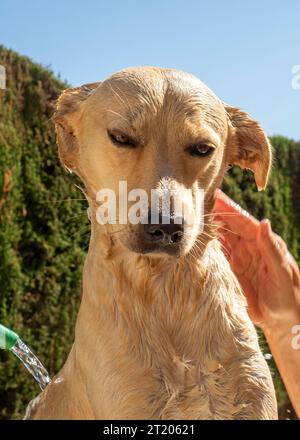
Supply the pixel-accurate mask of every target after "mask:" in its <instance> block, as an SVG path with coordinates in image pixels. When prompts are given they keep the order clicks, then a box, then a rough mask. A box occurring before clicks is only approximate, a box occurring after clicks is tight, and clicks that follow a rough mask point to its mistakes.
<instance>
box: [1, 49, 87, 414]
mask: <svg viewBox="0 0 300 440" xmlns="http://www.w3.org/2000/svg"><path fill="white" fill-rule="evenodd" d="M0 65H4V66H5V67H6V72H7V90H5V91H2V90H0V225H1V227H0V322H1V323H3V324H4V325H6V326H8V327H11V328H13V329H14V330H15V331H16V332H17V333H19V334H20V335H21V337H22V339H23V340H24V341H26V342H27V343H28V344H29V345H30V346H31V347H32V348H33V351H34V352H36V353H37V354H38V356H39V357H40V359H41V360H42V362H43V363H44V365H45V366H46V368H47V369H48V370H49V371H50V373H51V375H53V373H54V372H56V371H57V370H58V369H59V368H60V367H61V365H62V363H63V361H64V359H65V357H66V354H67V352H68V350H69V349H70V346H71V343H72V340H73V331H74V320H75V317H76V314H77V309H78V305H79V299H80V284H81V271H82V263H83V260H84V254H85V252H84V251H85V250H86V248H87V245H88V230H89V227H88V221H87V216H86V207H87V204H86V202H85V201H84V200H83V195H82V193H81V192H80V191H79V190H78V189H77V188H76V187H75V183H78V182H76V181H75V179H74V177H73V176H68V175H66V172H65V171H64V170H63V168H62V166H61V164H60V163H59V161H58V158H57V147H56V143H55V136H54V130H53V124H52V123H51V121H50V118H51V114H52V112H53V108H52V105H53V104H52V103H53V100H54V99H55V98H56V97H57V96H58V94H59V92H60V90H62V89H63V88H65V87H66V84H63V83H61V82H59V81H58V80H57V79H56V78H55V77H54V76H53V74H52V73H51V72H50V71H48V70H46V69H44V68H42V67H41V66H39V65H36V64H34V63H32V62H31V61H30V60H28V59H27V58H25V57H21V56H19V55H18V54H15V53H14V52H12V51H8V50H6V49H5V48H3V47H1V46H0ZM78 199H79V200H78ZM38 392H39V389H38V386H37V385H36V384H35V383H34V381H33V380H32V378H31V377H30V376H29V375H28V373H27V372H26V370H25V369H24V368H23V366H22V365H21V364H20V362H19V361H17V360H16V359H15V357H14V356H12V355H11V354H10V353H4V352H1V353H0V418H15V417H21V416H22V414H24V408H25V406H26V403H27V402H28V400H29V399H31V398H32V397H33V396H35V395H36V394H37V393H38Z"/></svg>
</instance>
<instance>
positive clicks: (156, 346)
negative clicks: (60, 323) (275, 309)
mask: <svg viewBox="0 0 300 440" xmlns="http://www.w3.org/2000/svg"><path fill="white" fill-rule="evenodd" d="M54 121H55V124H56V130H57V136H58V143H59V153H60V157H61V160H62V162H63V164H64V165H65V166H66V167H68V168H69V169H71V170H73V171H74V172H76V173H77V174H78V175H79V176H80V178H81V179H82V181H83V183H84V185H85V191H86V195H87V198H88V201H89V204H90V217H91V239H90V246H89V251H88V255H87V258H86V262H85V266H84V272H83V295H82V301H81V306H80V310H79V314H78V318H77V323H76V331H75V341H74V345H73V347H72V350H71V352H70V354H69V357H68V359H67V361H66V363H65V365H64V367H63V368H62V370H61V371H60V372H59V373H58V375H57V376H56V377H55V378H54V379H53V381H52V383H51V384H50V385H49V386H48V387H47V389H46V390H45V391H44V392H43V393H42V394H41V395H40V397H39V398H38V399H37V401H36V402H35V404H33V405H31V409H30V411H28V417H29V418H35V419H45V418H47V419H66V418H68V419H69V418H70V419H79V418H88V419H94V418H96V419H151V418H152V419H153V418H155V419H160V418H161V419H273V418H276V417H277V407H276V400H275V395H274V388H273V384H272V379H271V376H270V372H269V369H268V366H267V365H266V362H265V360H264V358H263V356H262V354H261V351H260V349H259V346H258V342H257V335H256V332H255V329H254V327H253V325H252V323H251V322H250V319H249V317H248V314H247V311H246V303H245V300H244V297H243V294H242V292H241V289H240V287H239V284H238V282H237V280H236V278H235V276H234V274H233V273H232V271H231V269H230V266H229V264H228V262H227V260H226V259H225V257H224V255H223V253H222V251H221V249H220V245H219V243H218V241H217V240H216V239H215V238H214V224H213V222H212V217H211V215H210V213H211V209H212V206H213V201H214V200H213V194H214V190H215V188H216V187H217V186H219V185H220V183H221V181H222V178H223V175H224V173H225V171H226V168H227V166H228V164H229V163H231V164H238V165H240V166H242V167H247V168H250V169H252V171H253V172H254V175H255V179H256V182H257V184H258V187H259V188H260V189H263V188H264V187H265V185H266V182H267V178H268V173H269V170H270V165H271V150H270V145H269V143H268V140H267V138H266V136H265V134H264V133H263V131H262V129H261V128H260V126H259V125H258V123H256V122H255V121H253V120H252V119H251V118H250V117H249V116H248V115H246V114H245V113H244V112H242V111H241V110H239V109H235V108H233V107H230V106H227V105H225V104H223V103H222V102H221V101H220V100H219V99H218V98H217V97H216V96H215V95H214V94H213V93H212V92H211V91H210V90H209V89H208V88H207V87H206V86H205V85H204V84H203V83H201V82H200V81H199V80H198V79H196V78H194V77H193V76H191V75H188V74H185V73H183V72H178V71H175V70H170V69H159V68H135V69H125V70H124V71H121V72H119V73H117V74H115V75H113V76H112V77H111V78H109V79H108V80H106V81H105V82H104V83H102V84H100V83H96V84H89V85H86V86H83V87H80V88H76V89H68V90H66V91H65V92H64V93H63V94H62V95H61V97H60V99H59V101H58V104H57V111H56V113H55V115H54ZM111 126H113V128H114V129H116V127H117V129H120V127H121V129H122V130H125V129H126V130H127V131H128V130H131V133H132V136H135V137H136V138H138V142H139V143H140V145H141V148H140V149H139V150H138V151H125V150H122V151H120V149H118V148H115V147H114V146H112V145H111V143H110V142H109V140H108V138H107V136H106V129H107V127H111ZM129 126H130V127H129ZM127 131H126V132H127ZM200 138H201V139H202V138H205V140H206V141H209V142H211V143H213V145H214V147H216V150H215V152H214V156H213V158H212V159H205V160H202V159H201V160H200V161H199V160H197V159H196V160H195V158H192V159H191V158H190V157H188V156H187V155H186V153H185V151H186V150H184V146H185V145H187V143H188V142H194V140H197V139H200ZM165 177H168V178H170V179H171V180H172V181H173V183H174V182H175V184H176V185H178V187H179V188H180V187H185V188H191V189H195V188H197V187H198V186H199V187H202V188H204V189H205V219H206V222H205V228H204V232H203V233H202V234H200V235H199V236H198V237H194V235H193V232H192V231H190V232H189V233H187V237H186V240H185V241H184V244H183V246H182V249H181V250H180V253H179V254H178V255H176V257H172V256H168V255H165V254H163V253H158V254H157V255H155V254H154V255H152V254H147V253H146V254H142V253H140V252H139V249H140V248H141V246H142V244H141V242H140V241H139V231H138V229H137V228H134V227H133V226H132V225H131V226H130V225H128V226H126V227H124V226H123V227H122V228H121V227H120V225H111V226H102V225H100V224H99V223H97V221H96V209H97V203H96V201H95V193H96V191H97V189H99V188H101V187H103V186H104V187H110V188H113V189H115V191H116V192H117V186H116V185H117V182H118V181H119V180H123V179H124V180H127V181H128V185H129V188H134V187H141V188H144V189H145V190H146V191H150V189H151V188H155V187H157V186H159V185H160V183H161V181H162V179H163V178H165Z"/></svg>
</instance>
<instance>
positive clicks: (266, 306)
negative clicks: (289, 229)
mask: <svg viewBox="0 0 300 440" xmlns="http://www.w3.org/2000/svg"><path fill="white" fill-rule="evenodd" d="M214 212H215V218H216V219H217V220H219V221H221V224H222V226H223V228H222V227H221V228H220V229H219V233H220V241H221V243H222V244H223V249H224V251H225V254H226V255H227V257H228V259H229V262H230V265H231V268H232V270H233V272H234V273H235V275H236V277H237V278H238V280H239V282H240V284H241V286H242V288H243V290H244V293H245V296H246V298H247V301H248V311H249V315H250V317H251V319H252V320H253V322H254V323H255V324H256V325H258V326H259V327H261V329H262V330H263V332H264V333H265V336H266V339H267V341H268V344H269V347H270V350H271V352H272V354H273V357H274V360H275V362H276V364H277V367H278V370H279V372H280V374H281V377H282V379H283V381H284V384H285V387H286V389H287V392H288V394H289V397H290V399H291V402H292V404H293V406H294V409H295V411H296V413H297V415H298V417H299V418H300V336H299V335H300V272H299V268H298V266H297V263H296V262H295V260H294V258H293V257H292V256H291V254H290V253H289V252H288V249H287V246H286V244H285V242H284V241H283V240H282V238H281V237H279V236H278V235H277V234H275V233H274V232H273V231H272V228H271V225H270V222H269V221H268V220H262V221H261V222H259V221H258V220H256V219H255V218H254V217H252V216H251V215H249V214H248V213H247V212H246V211H244V210H242V209H241V207H240V206H239V205H237V204H235V203H234V202H233V201H232V200H231V199H230V198H229V197H227V196H226V195H225V194H224V193H223V192H222V191H220V190H217V191H216V203H215V207H214Z"/></svg>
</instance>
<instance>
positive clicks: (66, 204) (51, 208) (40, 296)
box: [0, 46, 300, 418]
mask: <svg viewBox="0 0 300 440" xmlns="http://www.w3.org/2000/svg"><path fill="white" fill-rule="evenodd" d="M0 65H4V66H5V67H6V72H7V90H6V91H2V90H0V226H1V227H0V322H1V323H2V324H4V325H6V326H8V327H11V328H12V329H13V330H15V331H16V332H18V333H19V334H20V335H21V337H22V339H23V340H24V341H25V342H27V343H28V345H30V346H31V347H32V349H33V351H34V352H35V353H36V354H38V356H39V358H40V359H41V361H42V362H43V363H44V365H45V366H46V368H47V369H48V370H49V372H50V374H51V375H53V374H54V373H55V372H56V371H57V370H58V369H59V368H60V367H61V366H62V364H63V362H64V360H65V357H66V355H67V353H68V352H69V350H70V346H71V343H72V340H73V332H74V321H75V317H76V314H77V309H78V305H79V300H80V285H81V272H82V263H83V259H84V254H85V251H86V249H87V246H88V238H89V236H88V235H89V234H88V230H89V226H88V221H87V216H86V212H85V210H86V207H87V205H86V202H85V201H84V200H83V195H82V194H81V192H80V191H79V190H78V189H77V188H76V187H75V183H78V182H77V181H76V179H75V178H74V176H71V175H67V174H66V173H65V171H64V170H63V168H62V167H61V165H60V164H59V161H58V158H57V147H56V144H55V136H54V129H53V124H52V123H51V121H50V118H51V114H52V111H53V107H52V105H53V100H54V99H55V98H56V97H57V96H58V94H59V92H60V90H62V89H63V88H65V87H66V84H64V83H62V82H60V81H58V80H57V79H56V78H55V77H54V75H53V74H52V72H51V71H49V70H47V69H45V68H43V67H41V66H39V65H37V64H34V63H32V62H31V61H30V60H29V59H28V58H25V57H21V56H20V55H18V54H16V53H14V52H12V51H10V50H7V49H5V48H4V47H1V46H0ZM272 141H273V146H274V147H275V156H276V161H275V164H274V168H273V172H272V176H271V179H270V184H269V186H268V188H267V190H266V192H264V193H258V192H257V190H256V188H255V184H254V180H253V177H252V175H251V174H250V173H246V172H242V171H240V170H239V169H237V168H234V169H232V170H231V171H230V173H229V174H228V176H227V177H226V180H225V182H224V189H225V191H226V192H227V193H228V194H229V195H231V196H232V197H233V198H234V199H235V200H236V201H237V202H239V203H240V204H241V205H242V206H244V207H245V208H247V209H248V210H249V211H250V212H252V213H253V214H254V215H255V216H257V217H258V218H260V219H261V218H263V217H269V218H270V219H271V221H272V224H273V226H274V229H275V231H277V232H278V233H280V234H281V235H282V236H283V238H284V239H285V240H286V241H287V243H288V245H289V247H290V249H291V251H292V252H293V254H294V255H295V256H296V258H297V259H298V262H299V259H300V239H299V238H300V237H299V233H300V232H299V231H300V229H299V226H300V200H299V198H298V195H299V194H300V180H299V176H298V174H299V172H300V144H299V143H298V144H297V143H295V142H293V141H291V140H288V139H286V138H283V137H275V138H273V139H272ZM261 343H262V347H263V350H264V351H265V352H267V351H268V348H267V346H266V343H265V341H264V338H263V337H261ZM272 369H273V373H274V379H275V384H276V389H277V394H278V398H279V403H280V408H281V414H282V417H283V418H285V417H289V416H290V415H289V414H287V413H286V412H285V409H286V408H290V405H289V402H288V399H287V397H286V393H285V391H284V388H283V386H282V383H281V380H280V377H279V375H278V373H277V371H276V370H275V367H274V365H272ZM38 392H39V389H38V386H37V385H36V384H35V382H34V381H33V379H32V378H31V376H29V375H28V373H27V372H26V371H25V369H24V368H23V366H22V365H21V364H20V363H19V361H17V360H16V359H15V357H14V356H13V355H12V354H10V353H5V352H1V353H0V418H20V417H22V416H23V414H24V410H25V407H26V404H27V403H28V401H29V400H30V399H31V398H32V397H34V396H35V395H36V394H37V393H38Z"/></svg>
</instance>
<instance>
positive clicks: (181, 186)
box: [53, 67, 271, 256]
mask: <svg viewBox="0 0 300 440" xmlns="http://www.w3.org/2000/svg"><path fill="white" fill-rule="evenodd" d="M53 119H54V122H55V125H56V131H57V137H58V144H59V154H60V158H61V160H62V162H63V164H64V165H65V166H66V167H67V168H68V169H70V170H72V171H74V172H75V173H77V174H78V175H79V176H80V178H81V179H82V180H83V182H84V184H85V187H86V189H87V193H88V196H89V198H90V199H91V200H93V201H94V202H96V199H97V201H98V204H99V208H100V214H99V212H98V214H99V216H100V217H101V216H105V214H107V210H108V209H110V208H111V209H112V210H113V212H114V214H115V218H114V219H113V218H112V216H111V212H110V213H109V214H108V216H107V219H110V220H111V221H110V224H106V225H105V226H104V227H105V228H106V229H105V230H106V231H107V233H109V234H113V233H114V232H115V233H116V234H115V239H116V238H117V239H118V240H119V242H121V243H122V245H124V246H125V247H126V248H128V249H129V250H131V251H134V252H138V253H154V254H156V253H167V254H170V255H174V256H179V255H184V254H186V253H187V252H189V251H190V250H191V248H192V247H193V246H197V247H198V248H200V249H203V248H204V247H205V245H206V243H207V241H209V239H210V233H209V232H210V231H211V221H210V219H211V217H210V212H211V209H212V206H213V194H214V190H215V188H216V187H217V186H219V185H220V183H221V181H222V178H223V175H224V173H225V171H226V169H227V167H228V165H229V164H232V165H234V164H237V165H239V166H241V167H243V168H249V169H251V170H252V171H253V173H254V176H255V180H256V183H257V186H258V189H259V190H261V189H264V188H265V186H266V183H267V179H268V175H269V171H270V166H271V147H270V144H269V141H268V139H267V137H266V135H265V133H264V132H263V130H262V129H261V127H260V125H259V124H258V123H257V122H255V121H253V120H252V119H251V118H250V117H249V116H248V115H247V114H246V113H244V112H243V111H241V110H239V109H237V108H234V107H231V106H228V105H226V104H224V103H223V102H222V101H220V100H219V99H218V98H217V97H216V96H215V95H214V94H213V93H212V92H211V91H210V90H209V89H208V88H207V87H206V86H205V85H204V84H203V83H202V82H201V81H200V80H198V79H197V78H195V77H194V76H192V75H189V74H186V73H183V72H179V71H176V70H171V69H160V68H152V67H146V68H144V67H142V68H130V69H125V70H122V71H121V72H118V73H116V74H114V75H112V76H111V77H110V78H108V79H107V80H105V81H104V82H102V83H94V84H87V85H84V86H82V87H78V88H72V89H67V90H65V91H64V92H63V93H62V95H61V96H60V98H59V100H58V103H57V109H56V111H55V114H54V117H53ZM120 182H121V184H120ZM102 190H105V191H107V192H106V193H103V192H102V193H101V191H102ZM153 190H154V191H153ZM99 191H100V194H102V195H100V197H99V195H98V196H97V194H99ZM125 193H126V194H125ZM103 194H106V196H107V198H109V196H111V199H110V201H109V203H110V205H111V204H112V203H114V204H115V208H113V207H111V206H110V208H109V206H108V204H107V203H108V200H107V198H105V197H102V196H103ZM141 194H145V195H146V196H147V197H146V199H145V197H144V198H143V197H141ZM153 194H154V197H153ZM202 194H204V212H201V207H200V211H199V202H200V204H201V201H202V197H201V196H202ZM155 195H156V196H158V198H157V197H155ZM199 197H200V198H199ZM141 198H143V200H142V201H141ZM166 199H168V203H166ZM153 200H155V203H154V202H153ZM124 203H126V205H125V206H124ZM104 205H105V209H103V206H104ZM121 205H122V206H121ZM165 205H167V207H168V209H169V210H168V209H166V206H165ZM178 207H179V208H178ZM124 209H125V211H126V213H125V214H124ZM130 210H131V214H132V213H133V212H134V215H131V220H132V219H133V218H134V221H130ZM199 213H200V215H201V216H202V213H203V214H204V216H203V217H201V218H202V219H204V226H203V224H202V223H201V221H199ZM94 215H96V211H95V212H94ZM121 217H122V220H121ZM137 218H138V219H139V221H136V219H137ZM107 219H106V220H107ZM98 221H99V217H98ZM100 223H101V221H100ZM108 223H109V222H108ZM121 224H122V226H121ZM200 226H201V227H200Z"/></svg>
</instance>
